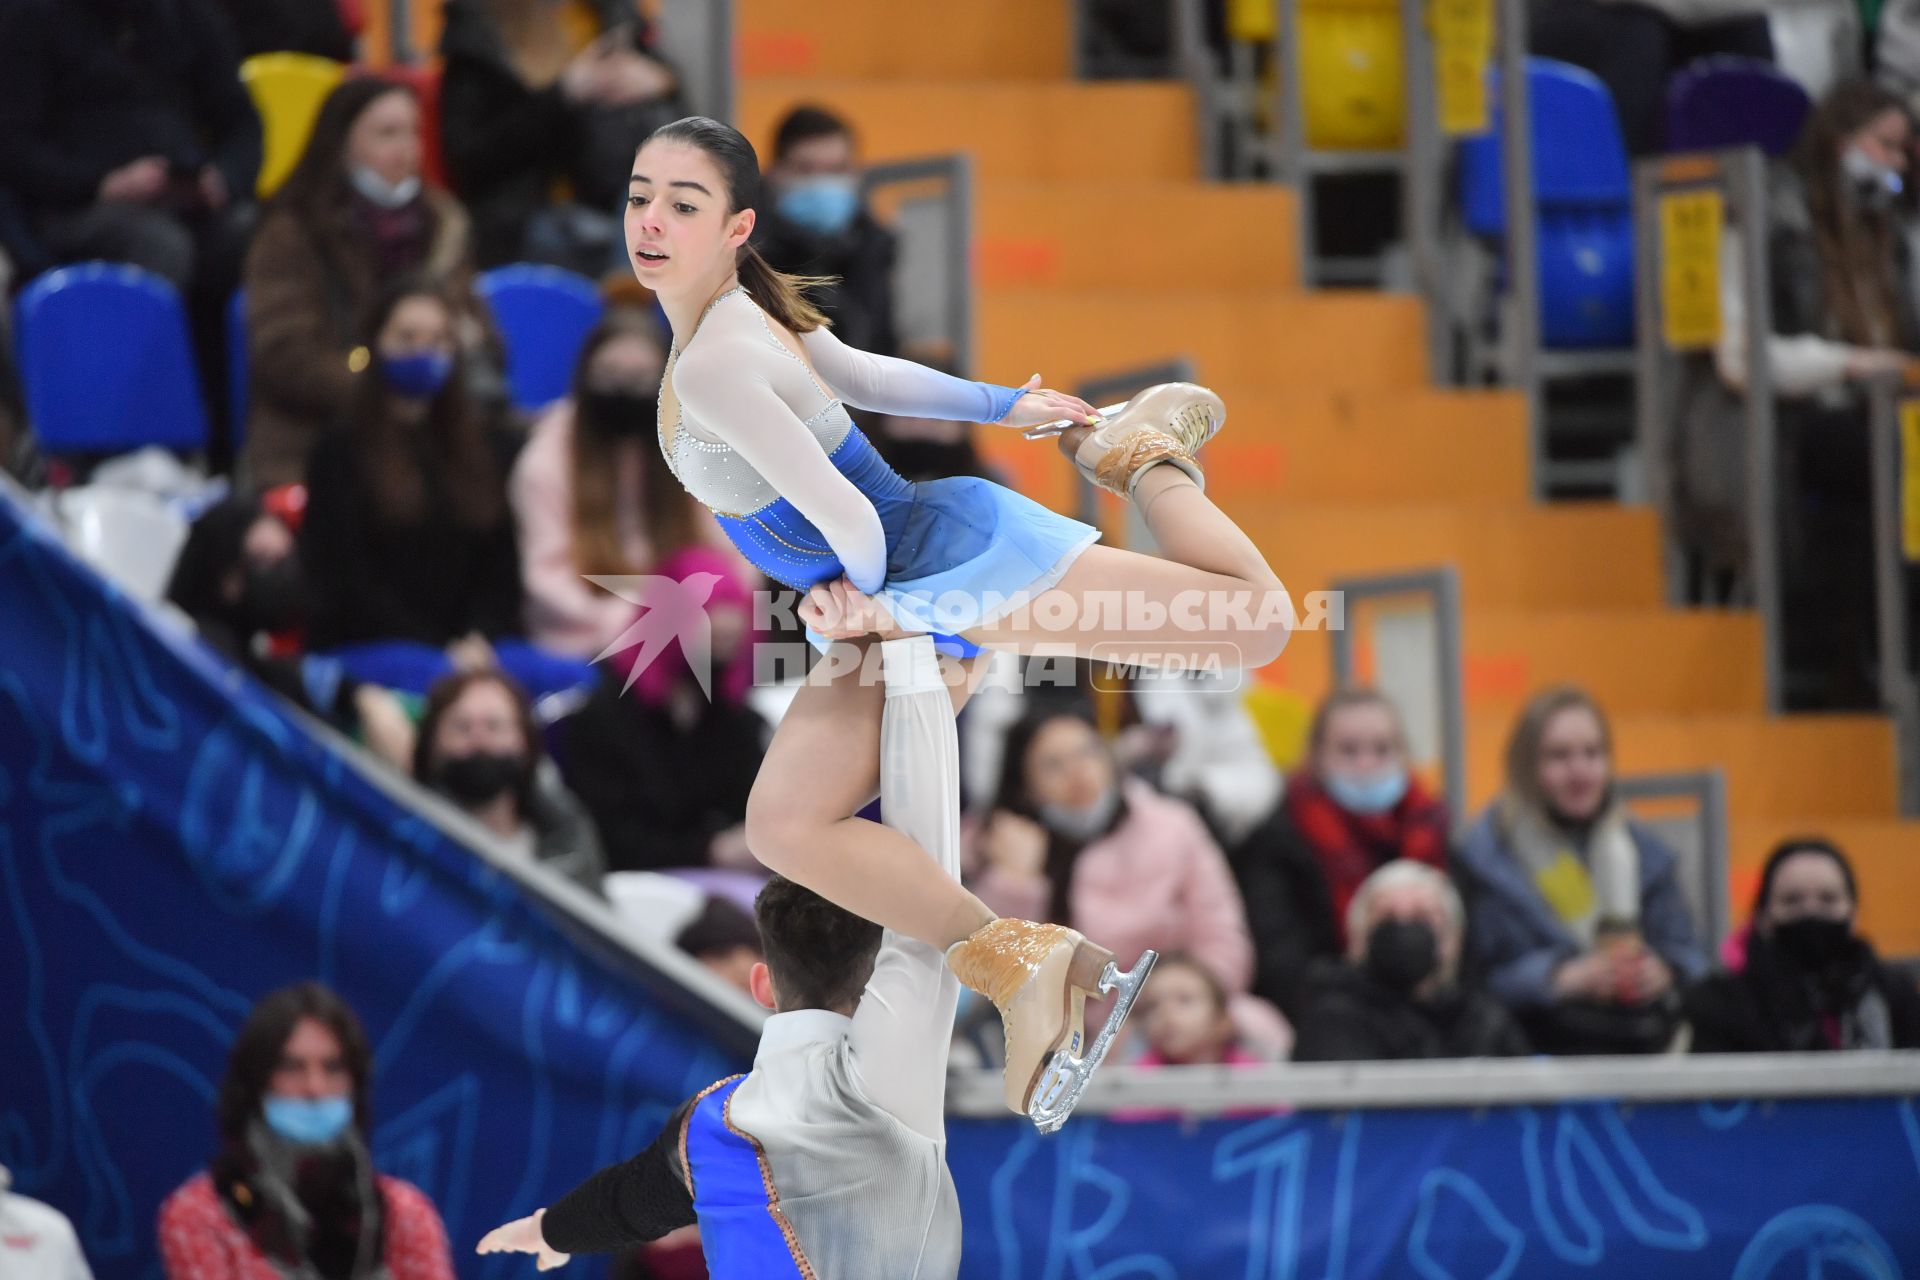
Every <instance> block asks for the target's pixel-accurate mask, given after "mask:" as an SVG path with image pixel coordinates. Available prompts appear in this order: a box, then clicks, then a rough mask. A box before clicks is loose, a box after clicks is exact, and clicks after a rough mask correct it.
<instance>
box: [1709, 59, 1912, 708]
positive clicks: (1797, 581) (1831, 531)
mask: <svg viewBox="0 0 1920 1280" xmlns="http://www.w3.org/2000/svg"><path fill="white" fill-rule="evenodd" d="M1912 147H1913V129H1912V123H1911V120H1910V117H1909V114H1908V110H1907V107H1906V105H1905V104H1904V103H1903V102H1902V101H1901V100H1900V98H1899V97H1897V96H1896V95H1894V94H1893V93H1891V92H1889V91H1888V90H1886V89H1883V88H1881V87H1880V86H1878V85H1875V84H1872V83H1870V82H1868V81H1864V80H1861V81H1852V82H1848V83H1842V84H1840V85H1837V86H1836V87H1835V88H1834V89H1833V90H1832V91H1831V92H1830V93H1829V94H1828V95H1827V96H1826V97H1825V99H1823V100H1822V101H1821V103H1820V104H1819V106H1818V107H1817V108H1816V109H1815V111H1814V113H1813V115H1812V116H1811V118H1809V120H1808V121H1807V124H1806V127H1805V129H1804V130H1803V131H1802V133H1801V136H1800V140H1799V142H1798V144H1797V145H1796V146H1795V148H1794V150H1793V152H1792V154H1791V155H1790V156H1788V157H1787V158H1786V159H1785V160H1783V161H1781V162H1779V163H1776V164H1775V165H1774V167H1773V171H1772V173H1771V175H1770V180H1769V182H1770V189H1769V193H1768V218H1769V225H1768V227H1767V262H1768V273H1769V277H1770V280H1771V285H1770V289H1771V297H1770V301H1769V306H1770V317H1771V322H1772V326H1773V333H1772V336H1771V337H1769V338H1768V339H1767V342H1766V346H1765V355H1766V360H1767V365H1768V376H1769V380H1770V382H1771V386H1772V389H1773V393H1774V396H1775V420H1776V422H1777V425H1778V432H1779V439H1778V443H1777V446H1776V448H1777V453H1778V459H1779V465H1778V471H1779V477H1780V479H1779V497H1778V501H1779V504H1780V509H1779V510H1780V527H1781V537H1780V541H1781V545H1780V551H1781V556H1782V562H1781V575H1782V582H1781V586H1782V590H1783V592H1784V594H1785V600H1784V602H1783V603H1784V607H1783V610H1782V616H1783V618H1784V623H1783V625H1784V627H1785V634H1784V640H1785V659H1786V667H1787V687H1786V695H1787V699H1788V703H1789V705H1790V706H1791V707H1793V708H1794V709H1817V710H1842V709H1866V708H1868V707H1877V706H1878V705H1879V703H1878V693H1877V680H1876V679H1875V673H1874V656H1873V643H1872V636H1873V620H1872V602H1873V579H1872V564H1873V557H1872V541H1871V529H1870V525H1869V520H1868V513H1869V511H1870V510H1871V506H1872V503H1871V500H1870V494H1871V489H1870V486H1869V477H1870V474H1871V463H1870V452H1871V450H1870V440H1869V436H1868V418H1869V404H1868V390H1869V388H1868V384H1869V383H1870V382H1871V381H1873V380H1874V379H1881V380H1885V379H1887V378H1889V377H1892V376H1894V375H1897V374H1899V373H1900V372H1901V371H1902V370H1904V369H1907V368H1909V367H1910V366H1911V364H1912V360H1913V353H1914V352H1916V351H1920V312H1916V309H1915V305H1914V296H1913V293H1914V284H1913V276H1912V274H1911V272H1912V254H1911V252H1910V250H1909V247H1908V239H1907V234H1906V226H1907V224H1908V222H1909V220H1910V211H1911V209H1912V196H1911V192H1910V190H1909V186H1910V182H1909V179H1910V174H1909V164H1910V159H1909V157H1910V153H1911V151H1912ZM1740 262H1741V238H1740V234H1739V231H1738V229H1736V228H1729V229H1728V231H1727V233H1726V234H1725V235H1724V236H1723V237H1722V240H1721V272H1720V290H1721V299H1720V305H1721V316H1722V325H1721V336H1720V341H1719V345H1718V346H1717V347H1716V349H1715V351H1714V355H1713V367H1712V370H1711V371H1710V372H1709V371H1708V370H1707V369H1706V368H1705V367H1704V366H1705V361H1704V360H1703V361H1700V362H1698V364H1699V366H1701V367H1698V368H1695V369H1694V370H1693V371H1692V372H1691V373H1690V375H1689V376H1688V377H1687V378H1686V379H1685V380H1684V383H1683V386H1682V402H1681V404H1680V407H1679V412H1678V413H1677V414H1676V418H1675V422H1676V428H1675V431H1674V436H1673V448H1674V451H1675V453H1674V458H1673V473H1674V478H1675V487H1676V492H1675V509H1674V510H1675V521H1676V533H1677V534H1678V536H1679V538H1680V541H1681V545H1682V547H1683V549H1684V551H1685V553H1686V555H1687V559H1688V568H1689V574H1690V577H1691V583H1690V591H1691V594H1692V595H1693V596H1694V597H1695V598H1696V599H1700V600H1703V601H1707V602H1714V603H1723V602H1732V603H1743V602H1746V601H1747V600H1749V599H1750V596H1751V572H1752V569H1751V559H1752V550H1751V548H1750V547H1749V545H1748V541H1749V532H1748V524H1749V512H1748V505H1747V503H1748V493H1747V484H1748V482H1747V476H1746V435H1747V425H1746V417H1745V407H1744V396H1745V390H1746V387H1747V385H1748V378H1747V368H1746V362H1747V358H1748V353H1747V349H1746V323H1745V319H1744V317H1745V315H1746V299H1745V297H1744V292H1743V291H1744V275H1743V272H1742V270H1741V268H1740Z"/></svg>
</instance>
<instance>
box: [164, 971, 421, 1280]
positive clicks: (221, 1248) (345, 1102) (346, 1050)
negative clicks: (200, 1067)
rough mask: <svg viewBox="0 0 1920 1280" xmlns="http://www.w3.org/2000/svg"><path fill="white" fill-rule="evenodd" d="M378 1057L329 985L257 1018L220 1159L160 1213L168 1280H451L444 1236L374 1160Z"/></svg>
mask: <svg viewBox="0 0 1920 1280" xmlns="http://www.w3.org/2000/svg"><path fill="white" fill-rule="evenodd" d="M372 1087H373V1054H372V1052H371V1050H370V1049H369V1048H368V1045H367V1037H366V1033H365V1032H364V1031H362V1030H361V1029H360V1021H359V1019H358V1018H356V1017H354V1015H353V1011H352V1010H351V1009H349V1008H348V1007H347V1006H346V1004H345V1002H343V1001H342V1000H341V999H340V997H339V996H337V995H335V994H334V993H333V992H332V991H330V990H328V989H327V988H326V987H323V986H321V985H320V984H319V983H317V982H304V983H301V984H300V985H298V986H293V987H287V988H284V989H282V990H279V991H275V992H273V993H272V994H270V995H268V996H266V997H265V998H263V999H262V1000H261V1001H260V1003H258V1004H256V1005H255V1006H254V1007H253V1012H252V1013H251V1014H250V1015H249V1016H248V1018H247V1021H246V1025H244V1026H243V1027H241V1028H240V1035H239V1037H238V1038H237V1039H236V1040H235V1041H234V1043H233V1052H232V1055H231V1056H230V1057H229V1058H228V1060H227V1073H226V1076H225V1078H223V1079H222V1080H221V1082H220V1093H219V1097H218V1101H217V1104H216V1106H217V1121H218V1125H219V1140H220V1145H219V1149H218V1151H217V1152H216V1153H215V1154H214V1157H213V1159H212V1160H211V1161H210V1162H209V1164H208V1166H207V1168H206V1169H204V1170H202V1171H201V1172H199V1173H196V1174H195V1175H194V1176H193V1177H191V1178H189V1179H188V1180H187V1181H186V1183H185V1184H184V1185H182V1186H181V1187H180V1188H179V1189H178V1190H176V1191H175V1192H174V1193H173V1194H172V1195H170V1196H168V1197H167V1199H166V1202H165V1203H164V1204H162V1205H161V1206H160V1221H159V1234H160V1259H161V1263H162V1265H163V1267H164V1269H165V1272H166V1275H167V1280H279V1278H280V1277H286V1276H325V1277H344V1278H348V1280H363V1278H365V1277H374V1276H380V1275H385V1276H389V1277H391V1280H453V1261H452V1259H451V1258H450V1257H449V1255H448V1251H447V1233H446V1228H445V1227H444V1226H443V1225H442V1224H441V1221H440V1214H439V1213H438V1211H436V1210H435V1209H434V1207H433V1202H432V1201H430V1200H428V1199H427V1197H426V1196H425V1195H423V1194H422V1193H421V1192H420V1190H419V1189H418V1188H416V1187H414V1186H412V1185H410V1184H408V1183H406V1182H402V1181H401V1180H400V1179H398V1178H393V1177H389V1176H387V1175H386V1174H383V1173H379V1172H378V1171H376V1170H375V1169H374V1167H373V1159H372V1156H371V1154H370V1153H369V1151H368V1147H367V1134H368V1126H369V1123H370V1120H371V1117H372V1109H373V1104H372V1097H371V1094H372Z"/></svg>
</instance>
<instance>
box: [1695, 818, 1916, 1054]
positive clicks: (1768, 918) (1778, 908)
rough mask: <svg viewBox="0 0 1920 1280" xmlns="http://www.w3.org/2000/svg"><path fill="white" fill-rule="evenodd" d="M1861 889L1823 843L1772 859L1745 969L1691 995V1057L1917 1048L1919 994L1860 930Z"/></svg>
mask: <svg viewBox="0 0 1920 1280" xmlns="http://www.w3.org/2000/svg"><path fill="white" fill-rule="evenodd" d="M1859 906H1860V894H1859V887H1858V885H1857V884H1856V883H1855V882H1854V878H1853V867H1852V866H1851V865H1850V864H1849V863H1848V862H1847V859H1846V855H1844V854H1842V853H1841V852H1840V850H1839V849H1837V848H1836V847H1834V846H1833V845H1832V844H1830V843H1829V842H1827V841H1825V840H1819V839H1813V838H1809V837H1802V838H1799V839H1794V840H1787V841H1783V842H1782V843H1781V844H1780V845H1779V847H1777V848H1776V849H1774V851H1773V853H1772V855H1771V856H1769V857H1768V858H1767V865H1766V868H1765V870H1764V871H1762V872H1761V875H1760V888H1759V891H1758V892H1757V893H1755V894H1754V898H1753V911H1752V915H1751V917H1750V925H1749V930H1748V934H1747V942H1746V960H1745V964H1744V965H1743V966H1742V967H1741V968H1739V969H1737V970H1735V971H1733V972H1728V973H1717V974H1714V975H1713V976H1711V977H1708V978H1705V979H1703V980H1701V981H1700V982H1699V983H1697V984H1696V985H1694V986H1693V987H1692V988H1691V989H1689V990H1688V992H1687V996H1686V1011H1687V1019H1688V1021H1689V1022H1691V1023H1692V1024H1693V1051H1694V1052H1695V1053H1772V1052H1786V1053H1809V1052H1818V1051H1822V1050H1828V1049H1920V994H1916V993H1915V991H1914V985H1913V982H1912V980H1911V979H1909V978H1906V977H1904V976H1902V975H1900V974H1899V973H1897V972H1896V971H1894V970H1892V969H1890V968H1888V967H1887V966H1886V965H1884V964H1882V963H1881V962H1880V959H1879V957H1878V956H1876V955H1875V954H1874V951H1873V947H1872V946H1871V945H1869V944H1868V942H1867V940H1866V939H1865V938H1862V937H1861V936H1860V935H1859V934H1857V933H1855V932H1854V920H1855V917H1856V914H1857V912H1858V910H1859Z"/></svg>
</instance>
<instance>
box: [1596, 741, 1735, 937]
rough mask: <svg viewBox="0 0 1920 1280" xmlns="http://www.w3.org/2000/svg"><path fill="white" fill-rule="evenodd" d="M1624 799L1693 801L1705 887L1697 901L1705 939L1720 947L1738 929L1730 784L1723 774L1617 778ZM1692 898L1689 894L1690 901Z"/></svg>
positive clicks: (1616, 791)
mask: <svg viewBox="0 0 1920 1280" xmlns="http://www.w3.org/2000/svg"><path fill="white" fill-rule="evenodd" d="M1613 790H1614V794H1615V795H1616V796H1618V797H1619V798H1620V799H1622V800H1626V801H1633V800H1691V801H1693V803H1694V814H1695V822H1696V824H1697V825H1698V826H1699V828H1700V855H1701V858H1702V860H1703V862H1704V865H1703V866H1702V867H1700V868H1697V870H1699V872H1700V873H1701V874H1700V877H1699V878H1700V883H1699V884H1698V885H1697V886H1694V887H1695V888H1696V889H1697V890H1698V892H1699V894H1700V896H1699V897H1698V898H1697V899H1695V902H1696V904H1697V905H1698V906H1699V908H1700V912H1701V914H1702V915H1703V916H1704V917H1705V919H1704V922H1703V923H1704V924H1705V926H1706V927H1705V930H1704V937H1705V938H1706V939H1709V940H1711V941H1712V942H1715V943H1717V942H1718V941H1719V939H1721V938H1724V937H1726V936H1727V930H1728V929H1729V928H1730V927H1731V926H1732V912H1731V909H1730V907H1729V905H1728V902H1727V865H1728V858H1727V854H1728V850H1727V779H1726V775H1724V774H1723V773H1721V772H1720V770H1718V769H1701V770H1696V771H1694V772H1690V773H1644V774H1630V775H1627V776H1624V777H1619V778H1616V779H1614V783H1613ZM1691 896H1692V895H1691V894H1689V897H1691Z"/></svg>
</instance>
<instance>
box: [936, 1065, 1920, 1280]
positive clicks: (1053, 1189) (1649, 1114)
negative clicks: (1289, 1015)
mask: <svg viewBox="0 0 1920 1280" xmlns="http://www.w3.org/2000/svg"><path fill="white" fill-rule="evenodd" d="M948 1160H949V1163H950V1164H951V1166H952V1169H953V1174H954V1178H955V1180H956V1182H957V1183H958V1185H959V1188H960V1199H961V1205H962V1209H963V1213H964V1215H965V1219H966V1224H967V1236H966V1262H965V1265H964V1266H963V1267H962V1270H961V1274H962V1275H963V1276H965V1277H968V1278H969V1280H1069V1278H1071V1280H1095V1277H1098V1278H1099V1280H1122V1278H1125V1280H1175V1278H1176V1277H1179V1278H1182V1280H1184V1278H1188V1277H1192V1278H1196V1280H1197V1278H1200V1277H1205V1278H1206V1280H1283V1278H1284V1280H1363V1278H1371V1277H1401V1276H1406V1277H1418V1278H1419V1280H1507V1278H1508V1277H1514V1278H1515V1280H1550V1278H1553V1277H1563V1276H1564V1277H1587V1278H1591V1277H1633V1278H1634V1280H1649V1278H1652V1277H1675V1278H1676V1280H1679V1278H1681V1277H1684V1278H1686V1280H1699V1278H1703V1277H1721V1278H1726V1280H1898V1278H1899V1277H1902V1276H1907V1277H1913V1276H1920V1124H1916V1120H1915V1113H1914V1103H1913V1100H1912V1099H1911V1098H1891V1097H1861V1098H1839V1099H1814V1098H1804V1099H1791V1100H1781V1101H1756V1100H1751V1099H1745V1100H1719V1101H1712V1102H1697V1103H1680V1102H1671V1103H1654V1104H1644V1105H1623V1104H1618V1103H1611V1102H1564V1103H1554V1104H1547V1105H1540V1106H1519V1107H1495V1108H1491V1109H1486V1110H1469V1109H1463V1108H1436V1109H1419V1110H1367V1111H1346V1112H1299V1113H1295V1114H1290V1115H1287V1114H1282V1115H1272V1116H1266V1117H1260V1118H1247V1119H1216V1120H1209V1121H1205V1122H1202V1123H1198V1124H1181V1123H1179V1122H1175V1121H1154V1122H1149V1123H1131V1124H1130V1123H1124V1122H1118V1121H1113V1120H1107V1119H1103V1118H1098V1117H1076V1118H1075V1119H1074V1120H1073V1121H1071V1122H1070V1123H1069V1124H1068V1125H1067V1127H1066V1128H1065V1129H1064V1130H1062V1131H1061V1133H1060V1134H1059V1135H1057V1136H1056V1137H1053V1138H1039V1137H1037V1136H1036V1135H1034V1134H1032V1133H1031V1132H1028V1133H1022V1132H1020V1131H1019V1130H1018V1129H1016V1128H1009V1126H1008V1125H1007V1124H1005V1123H1004V1122H1001V1121H997V1120H994V1121H989V1120H955V1121H951V1122H950V1123H949V1148H948Z"/></svg>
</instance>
